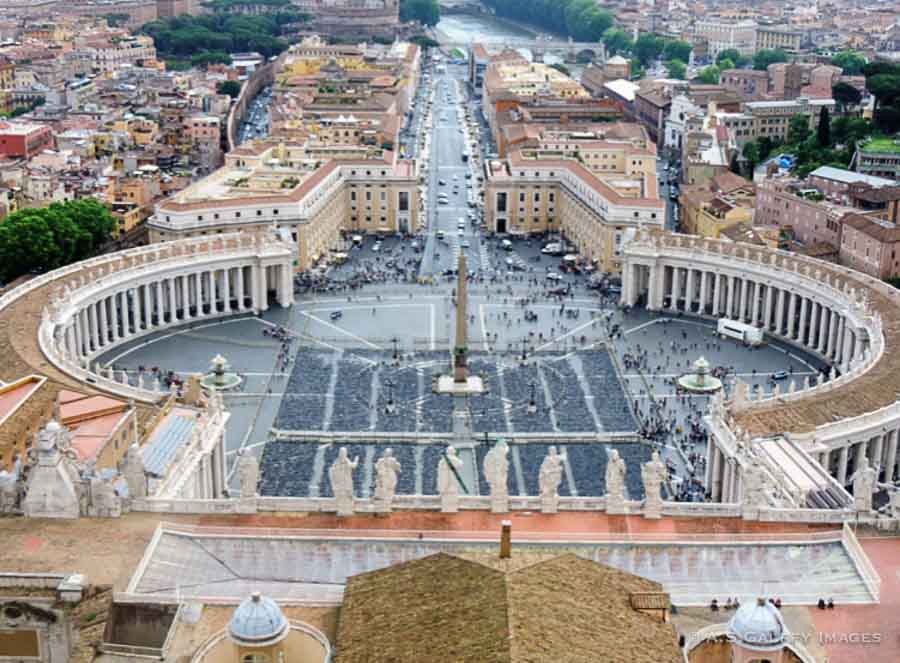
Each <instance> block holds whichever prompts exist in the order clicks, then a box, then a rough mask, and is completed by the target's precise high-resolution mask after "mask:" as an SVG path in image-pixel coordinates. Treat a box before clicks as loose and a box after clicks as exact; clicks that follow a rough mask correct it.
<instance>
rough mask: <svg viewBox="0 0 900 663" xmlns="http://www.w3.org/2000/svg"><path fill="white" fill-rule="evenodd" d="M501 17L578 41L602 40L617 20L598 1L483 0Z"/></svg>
mask: <svg viewBox="0 0 900 663" xmlns="http://www.w3.org/2000/svg"><path fill="white" fill-rule="evenodd" d="M483 1H484V4H485V5H487V6H488V8H490V9H492V10H493V11H494V12H495V13H496V14H497V15H498V16H503V17H506V18H512V19H515V20H519V21H524V22H526V23H530V24H531V25H535V26H538V27H541V28H543V29H545V30H548V31H550V32H558V33H560V34H564V35H566V36H567V37H572V38H573V39H575V40H576V41H600V39H601V38H602V37H603V33H604V32H606V30H608V29H609V28H610V27H611V26H612V24H613V17H612V14H610V13H609V12H608V11H606V10H605V9H601V8H600V7H598V6H597V3H596V2H594V0H528V1H527V2H523V0H483Z"/></svg>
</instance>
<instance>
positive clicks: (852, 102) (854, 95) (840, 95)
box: [831, 82, 862, 108]
mask: <svg viewBox="0 0 900 663" xmlns="http://www.w3.org/2000/svg"><path fill="white" fill-rule="evenodd" d="M831 97H832V99H834V100H835V102H836V103H837V104H839V105H840V106H841V108H845V107H847V106H856V105H857V104H858V103H859V102H860V101H862V92H860V91H859V90H857V89H856V88H855V87H853V86H852V85H850V83H844V82H839V83H835V84H834V86H833V87H832V88H831Z"/></svg>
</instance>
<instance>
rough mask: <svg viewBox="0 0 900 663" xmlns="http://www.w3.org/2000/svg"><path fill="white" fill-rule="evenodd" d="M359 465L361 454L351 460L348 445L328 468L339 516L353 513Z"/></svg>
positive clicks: (342, 448)
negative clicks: (354, 471)
mask: <svg viewBox="0 0 900 663" xmlns="http://www.w3.org/2000/svg"><path fill="white" fill-rule="evenodd" d="M357 465H359V456H357V457H356V458H354V459H353V460H350V457H349V456H348V455H347V447H341V450H340V451H339V452H338V457H337V460H336V461H334V463H332V465H331V467H330V468H329V469H328V478H329V479H331V490H332V492H333V493H334V499H335V501H336V502H337V514H338V515H339V516H352V515H353V470H355V469H356V466H357ZM242 488H243V486H242Z"/></svg>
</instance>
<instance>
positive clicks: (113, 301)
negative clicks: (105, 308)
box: [109, 292, 122, 341]
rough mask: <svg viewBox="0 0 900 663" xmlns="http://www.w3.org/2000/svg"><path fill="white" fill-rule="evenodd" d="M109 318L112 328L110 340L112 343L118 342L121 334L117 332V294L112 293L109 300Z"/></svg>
mask: <svg viewBox="0 0 900 663" xmlns="http://www.w3.org/2000/svg"><path fill="white" fill-rule="evenodd" d="M109 304H110V306H109V317H110V320H111V321H110V326H111V327H112V339H113V341H118V340H119V339H120V338H122V334H121V332H120V331H119V293H118V292H114V293H113V294H112V297H110V298H109Z"/></svg>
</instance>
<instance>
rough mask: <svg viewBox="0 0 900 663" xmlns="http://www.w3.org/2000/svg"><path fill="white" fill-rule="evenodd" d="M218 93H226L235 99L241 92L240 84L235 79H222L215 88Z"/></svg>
mask: <svg viewBox="0 0 900 663" xmlns="http://www.w3.org/2000/svg"><path fill="white" fill-rule="evenodd" d="M216 91H217V92H218V93H219V94H227V95H228V96H229V97H231V98H232V99H236V98H237V97H238V96H239V95H240V94H241V84H240V83H239V82H237V81H222V82H221V83H219V86H218V87H217V88H216Z"/></svg>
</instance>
